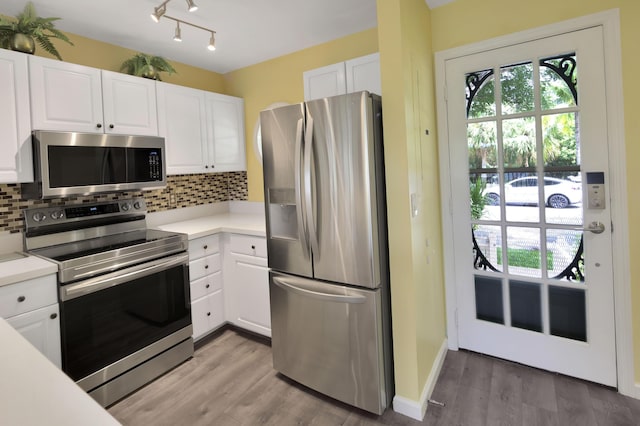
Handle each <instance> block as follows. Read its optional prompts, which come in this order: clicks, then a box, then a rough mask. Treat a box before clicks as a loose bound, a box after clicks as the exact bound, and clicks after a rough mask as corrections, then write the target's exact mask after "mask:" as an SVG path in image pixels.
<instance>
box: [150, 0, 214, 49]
mask: <svg viewBox="0 0 640 426" xmlns="http://www.w3.org/2000/svg"><path fill="white" fill-rule="evenodd" d="M170 1H171V0H164V1H163V2H162V3H160V5H159V6H158V7H155V8H154V9H153V13H152V14H151V19H153V20H154V21H155V22H160V18H162V17H163V16H164V18H165V19H169V20H172V21H175V23H176V30H175V33H174V35H173V39H174V40H175V41H182V31H181V29H180V24H184V25H189V26H190V27H194V28H198V29H201V30H203V31H207V32H209V33H211V38H210V39H209V45H208V46H207V49H209V50H211V51H214V50H216V38H215V34H216V32H215V31H213V30H212V29H209V28H205V27H201V26H200V25H196V24H192V23H190V22H186V21H183V20H182V19H178V18H174V17H173V16H169V15H167V3H169V2H170ZM186 1H187V7H188V8H189V12H194V11H196V10H198V5H196V4H195V2H194V1H193V0H186Z"/></svg>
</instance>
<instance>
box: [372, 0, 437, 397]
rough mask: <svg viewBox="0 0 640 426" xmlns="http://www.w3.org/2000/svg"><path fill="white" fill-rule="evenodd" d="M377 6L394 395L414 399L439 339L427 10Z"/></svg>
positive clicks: (400, 2)
mask: <svg viewBox="0 0 640 426" xmlns="http://www.w3.org/2000/svg"><path fill="white" fill-rule="evenodd" d="M377 8H378V38H379V46H380V62H381V65H380V69H381V75H382V107H383V117H384V141H385V167H386V172H387V176H386V178H387V204H388V215H389V252H390V267H391V302H392V317H393V339H394V342H393V343H394V358H395V359H394V362H395V383H396V395H398V396H402V397H405V398H408V399H410V400H413V401H418V400H419V399H420V396H421V392H422V390H423V388H424V386H425V383H426V381H427V377H428V375H429V373H430V371H431V369H432V367H433V365H434V361H435V359H436V356H437V353H438V350H439V349H440V347H441V346H442V344H443V342H444V339H445V313H444V286H443V261H442V256H441V253H442V238H441V231H440V229H441V218H440V194H439V190H438V188H439V184H438V181H439V178H438V151H437V142H436V141H437V139H436V134H435V120H436V114H435V96H434V75H433V59H432V58H433V55H432V49H431V34H430V11H429V9H428V8H427V6H426V5H425V2H424V0H378V2H377ZM427 129H428V130H429V133H430V134H429V135H428V136H427V135H426V134H425V130H427ZM410 193H415V194H416V195H417V197H418V206H419V210H418V215H417V216H416V217H415V218H412V217H411V208H410ZM427 241H428V247H427Z"/></svg>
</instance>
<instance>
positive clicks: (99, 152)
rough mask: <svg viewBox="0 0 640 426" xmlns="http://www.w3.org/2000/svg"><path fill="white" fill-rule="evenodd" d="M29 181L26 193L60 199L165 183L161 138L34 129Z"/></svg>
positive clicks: (136, 188)
mask: <svg viewBox="0 0 640 426" xmlns="http://www.w3.org/2000/svg"><path fill="white" fill-rule="evenodd" d="M32 143H33V167H34V170H33V171H34V173H33V174H34V182H33V183H24V184H22V188H21V192H22V196H23V197H26V198H61V197H68V196H71V195H90V194H95V193H99V192H119V191H133V190H148V189H158V188H163V187H165V186H166V185H167V178H166V166H165V143H164V138H161V137H156V136H127V135H110V134H98V133H74V132H50V131H40V130H38V131H34V132H33V134H32Z"/></svg>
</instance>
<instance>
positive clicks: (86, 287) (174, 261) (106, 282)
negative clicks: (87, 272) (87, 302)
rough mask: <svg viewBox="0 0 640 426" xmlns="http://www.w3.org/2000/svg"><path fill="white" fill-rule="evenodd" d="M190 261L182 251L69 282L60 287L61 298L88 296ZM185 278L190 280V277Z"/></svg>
mask: <svg viewBox="0 0 640 426" xmlns="http://www.w3.org/2000/svg"><path fill="white" fill-rule="evenodd" d="M188 263H189V255H188V254H187V253H181V254H179V255H177V256H172V257H169V258H166V257H165V258H162V259H157V260H153V261H151V262H145V263H142V264H140V265H136V266H132V267H130V268H126V269H123V270H121V271H115V272H111V273H109V274H106V275H101V276H98V277H94V278H90V279H88V280H84V281H79V282H77V283H73V284H68V285H65V286H62V287H61V288H60V300H61V301H63V302H64V301H67V300H71V299H75V298H76V297H80V296H86V295H87V294H91V293H95V292H97V291H100V290H104V289H105V288H109V287H115V286H117V285H120V284H125V283H127V282H129V281H133V280H135V279H138V278H142V277H146V276H148V275H152V274H155V273H157V272H162V271H164V270H167V269H170V268H173V267H174V266H178V265H187V264H188ZM185 278H186V281H187V282H188V277H185Z"/></svg>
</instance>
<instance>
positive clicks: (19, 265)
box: [0, 255, 58, 286]
mask: <svg viewBox="0 0 640 426" xmlns="http://www.w3.org/2000/svg"><path fill="white" fill-rule="evenodd" d="M1 258H2V256H0V286H3V285H8V284H14V283H17V282H20V281H25V280H30V279H32V278H38V277H42V276H44V275H49V274H56V273H57V272H58V265H56V264H55V263H53V262H47V261H46V260H44V259H41V258H39V257H36V256H31V255H27V256H26V257H22V258H19V259H15V260H7V261H4V262H3V261H1Z"/></svg>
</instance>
